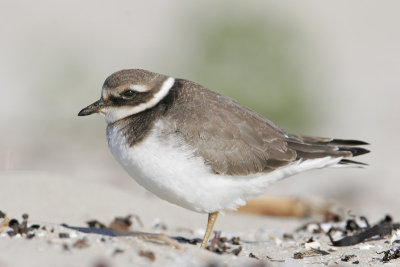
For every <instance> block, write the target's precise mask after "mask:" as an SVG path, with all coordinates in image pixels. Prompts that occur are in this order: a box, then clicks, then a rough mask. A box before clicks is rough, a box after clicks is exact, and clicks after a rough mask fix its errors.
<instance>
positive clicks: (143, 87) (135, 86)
mask: <svg viewBox="0 0 400 267" xmlns="http://www.w3.org/2000/svg"><path fill="white" fill-rule="evenodd" d="M129 89H132V90H133V91H136V92H139V93H143V92H147V91H150V89H151V88H150V87H149V86H146V85H142V84H133V85H131V86H129Z"/></svg>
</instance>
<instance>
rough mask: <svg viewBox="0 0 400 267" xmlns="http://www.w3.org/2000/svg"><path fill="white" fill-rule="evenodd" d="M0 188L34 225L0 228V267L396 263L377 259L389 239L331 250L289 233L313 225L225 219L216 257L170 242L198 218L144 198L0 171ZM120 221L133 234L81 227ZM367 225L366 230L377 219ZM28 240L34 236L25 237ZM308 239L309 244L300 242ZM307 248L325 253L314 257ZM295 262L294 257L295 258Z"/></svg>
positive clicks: (306, 233) (192, 230)
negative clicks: (127, 219)
mask: <svg viewBox="0 0 400 267" xmlns="http://www.w3.org/2000/svg"><path fill="white" fill-rule="evenodd" d="M0 181H1V182H0V203H1V205H0V210H2V211H3V212H5V213H7V217H9V218H16V219H18V220H19V222H21V221H22V218H21V215H22V214H23V213H27V214H29V219H28V220H29V221H28V226H29V225H32V224H38V225H39V226H40V228H39V229H35V230H32V231H31V232H28V234H22V235H21V234H16V235H13V234H12V233H13V230H12V229H11V228H9V227H7V228H4V229H3V231H2V233H0V266H1V267H11V266H148V265H154V266H346V265H354V264H359V266H379V265H383V264H384V265H385V266H398V265H399V264H400V259H394V260H391V261H389V262H388V263H384V262H383V261H382V259H383V256H384V254H383V253H381V252H384V251H387V250H389V249H391V248H396V246H398V245H399V244H398V243H397V242H396V241H395V240H396V239H397V238H398V237H396V236H394V237H393V236H392V237H391V236H390V235H389V236H386V237H385V238H383V239H379V238H375V240H372V241H368V242H364V243H361V244H357V245H354V246H348V247H334V246H332V245H331V242H330V241H329V238H328V237H327V235H325V234H323V233H322V234H317V233H314V232H313V229H312V227H313V226H312V225H311V226H309V227H308V229H306V230H303V231H296V229H297V228H299V227H301V226H302V225H304V224H305V223H306V222H309V221H312V220H316V218H309V219H301V220H300V219H293V218H273V217H266V216H255V215H246V214H243V213H226V214H224V215H223V216H220V218H219V219H218V221H217V224H216V227H215V230H222V234H221V235H222V236H223V237H226V238H227V242H225V243H223V244H222V243H221V244H222V245H221V247H219V246H218V245H216V246H215V248H220V251H221V252H222V254H220V253H216V252H211V251H207V250H204V249H200V248H199V245H198V244H197V245H192V244H188V243H187V242H180V243H179V242H177V241H176V237H179V236H180V237H184V238H187V239H189V240H190V239H195V238H200V237H201V236H202V234H203V232H204V227H205V224H206V215H204V214H196V213H193V212H190V211H186V210H184V209H182V208H179V207H176V206H173V205H170V204H168V203H166V202H164V201H161V200H159V199H157V198H155V197H154V196H152V195H151V194H149V193H145V192H144V191H143V192H139V193H137V194H131V193H130V192H129V191H125V190H123V189H121V188H118V187H115V186H113V185H110V184H107V183H104V184H101V183H94V182H92V181H85V180H82V181H76V180H71V179H68V178H67V177H57V176H53V175H49V174H45V173H32V172H3V173H1V175H0ZM128 214H132V215H137V216H138V218H139V220H137V219H135V218H132V220H131V222H132V225H131V226H130V228H129V230H130V231H134V232H135V233H136V234H134V235H132V234H129V235H125V234H124V235H116V232H113V231H110V230H106V229H93V228H89V227H88V225H87V224H86V222H87V221H89V220H93V219H96V220H99V221H100V222H103V223H104V224H109V223H110V222H111V221H112V220H113V219H114V217H115V216H126V215H128ZM172 214H173V215H172ZM171 215H172V216H171ZM383 216H384V214H382V217H383ZM369 219H370V220H371V222H372V223H374V222H376V221H377V220H379V219H381V218H369ZM2 220H3V219H0V222H1V221H2ZM394 220H395V221H396V218H394ZM63 225H64V226H63ZM138 232H147V233H153V234H154V233H161V234H162V235H155V236H154V235H147V234H138ZM32 233H33V234H34V236H32V237H31V238H27V236H29V235H30V234H32ZM233 237H240V242H239V244H232V243H231V242H230V240H231V239H232V238H233ZM311 237H313V238H314V242H311V243H307V241H309V239H310V238H311ZM223 245H225V246H227V247H229V248H228V249H226V251H225V252H223V250H224V249H221V248H222V247H223ZM310 247H313V248H317V249H319V250H321V251H322V253H324V254H326V253H328V254H327V255H322V254H320V252H318V251H319V250H314V251H312V249H311V248H310ZM298 252H300V253H305V254H304V255H303V256H302V259H296V256H295V254H296V253H298ZM378 253H381V254H378ZM235 254H237V255H235ZM296 255H297V257H299V255H300V254H296ZM346 256H347V257H346Z"/></svg>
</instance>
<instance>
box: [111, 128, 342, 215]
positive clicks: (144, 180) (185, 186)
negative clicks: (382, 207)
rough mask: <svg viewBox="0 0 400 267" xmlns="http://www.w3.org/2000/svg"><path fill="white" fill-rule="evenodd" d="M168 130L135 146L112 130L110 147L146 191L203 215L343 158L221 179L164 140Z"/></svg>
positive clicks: (179, 145) (173, 140) (172, 139)
mask: <svg viewBox="0 0 400 267" xmlns="http://www.w3.org/2000/svg"><path fill="white" fill-rule="evenodd" d="M162 128H163V123H162V122H161V121H158V122H157V123H156V124H155V127H153V130H152V131H151V133H150V135H148V136H147V137H146V138H145V139H144V140H143V141H141V142H139V143H137V144H135V145H134V146H133V147H129V146H128V144H127V143H126V138H125V137H124V136H123V135H122V134H121V131H120V129H119V127H118V126H116V127H112V126H108V127H107V138H108V144H109V148H110V150H111V152H112V154H113V155H114V157H115V158H116V159H117V160H118V162H119V163H120V164H121V165H122V166H123V167H124V168H125V170H126V171H127V172H128V173H129V174H130V175H131V176H132V177H133V178H134V179H135V180H136V181H137V182H138V183H139V184H140V185H141V186H143V187H145V188H146V189H147V190H149V191H151V192H152V193H154V194H156V195H157V196H158V197H160V198H162V199H164V200H166V201H169V202H171V203H174V204H176V205H178V206H181V207H184V208H187V209H190V210H193V211H197V212H205V213H210V212H214V211H218V210H222V209H235V208H237V207H238V206H241V205H244V204H245V201H246V200H248V199H250V198H254V197H256V196H258V195H260V194H262V193H263V192H264V191H265V189H266V187H267V186H268V185H270V184H271V183H273V182H275V181H277V180H279V179H282V178H285V177H288V176H291V175H293V174H296V173H299V172H303V171H306V170H310V169H315V168H324V167H327V166H331V165H334V164H336V163H337V162H339V161H340V159H341V158H331V157H326V158H321V159H314V160H307V161H303V162H300V163H295V164H292V165H290V166H287V167H284V168H280V169H278V170H276V171H273V172H271V173H268V174H257V175H253V176H252V177H249V176H246V177H238V176H235V177H231V176H223V175H216V174H214V173H213V172H212V171H211V169H210V168H209V167H208V166H206V165H205V164H204V160H203V159H202V158H200V157H195V156H194V154H193V150H192V149H190V148H189V147H188V146H187V145H186V144H185V143H184V141H183V140H179V139H178V138H177V137H176V136H167V137H165V135H163V136H161V135H159V134H158V133H160V132H161V131H162Z"/></svg>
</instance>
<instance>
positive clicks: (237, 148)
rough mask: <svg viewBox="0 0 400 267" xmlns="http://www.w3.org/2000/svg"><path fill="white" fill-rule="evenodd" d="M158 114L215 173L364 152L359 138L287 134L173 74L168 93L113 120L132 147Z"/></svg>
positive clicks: (168, 130)
mask: <svg viewBox="0 0 400 267" xmlns="http://www.w3.org/2000/svg"><path fill="white" fill-rule="evenodd" d="M158 119H162V120H163V121H164V122H165V123H166V125H167V126H166V127H164V131H163V133H162V134H163V135H166V136H173V137H175V138H177V139H182V140H184V142H185V143H186V144H188V145H189V146H190V147H192V149H194V151H195V155H196V156H200V157H201V158H203V159H204V162H205V163H206V164H207V165H209V166H210V167H211V168H212V170H213V171H214V172H215V173H217V174H226V175H233V176H235V175H240V176H243V175H249V174H254V173H259V172H265V173H267V172H270V171H272V170H275V169H277V168H279V167H282V166H285V165H288V164H291V163H293V162H294V161H297V160H301V159H314V158H320V157H326V156H332V157H344V158H348V157H352V156H357V155H361V154H364V153H367V152H368V150H366V149H364V148H359V147H354V145H365V144H366V143H365V142H362V141H354V140H338V139H329V138H318V137H307V136H299V135H293V134H287V133H285V132H284V131H283V130H281V129H280V128H278V127H277V126H275V125H274V124H273V123H272V122H270V121H268V120H266V119H265V118H263V117H261V116H260V115H258V114H257V113H255V112H254V111H251V110H250V109H248V108H246V107H244V106H242V105H240V104H239V103H237V102H236V101H234V100H233V99H231V98H228V97H225V96H222V95H220V94H217V93H215V92H213V91H211V90H208V89H206V88H204V87H203V86H201V85H199V84H196V83H194V82H191V81H187V80H183V79H177V80H176V81H175V84H174V86H173V88H172V89H171V90H170V92H169V94H168V95H167V97H165V98H164V99H163V100H162V101H161V102H160V103H159V104H158V105H156V106H155V107H153V108H152V109H148V110H146V111H144V112H142V113H138V114H134V115H132V116H130V117H127V118H125V119H124V120H122V121H118V122H116V123H123V124H124V127H123V129H124V131H125V132H126V136H127V137H128V138H129V142H130V144H131V145H132V146H133V145H135V144H136V143H137V142H138V141H140V140H142V139H143V138H145V136H146V133H149V130H150V129H151V127H152V124H153V123H154V122H155V121H156V120H158ZM341 163H343V164H348V163H358V162H354V161H351V160H343V161H342V162H341ZM359 164H361V163H359Z"/></svg>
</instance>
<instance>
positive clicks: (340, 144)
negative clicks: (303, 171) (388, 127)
mask: <svg viewBox="0 0 400 267" xmlns="http://www.w3.org/2000/svg"><path fill="white" fill-rule="evenodd" d="M287 143H288V146H289V147H290V148H291V149H294V150H295V151H296V153H297V158H299V159H300V158H302V159H315V158H321V157H327V156H331V157H343V158H344V159H342V160H341V161H340V162H339V164H346V165H348V164H356V165H367V164H365V163H362V162H358V161H354V160H350V159H347V158H350V157H356V156H360V155H363V154H366V153H369V152H370V151H369V150H368V149H365V148H362V147H358V146H363V145H369V144H368V143H367V142H364V141H359V140H346V139H332V138H323V137H312V136H301V135H289V138H288V139H287Z"/></svg>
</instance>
